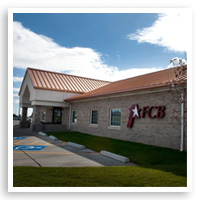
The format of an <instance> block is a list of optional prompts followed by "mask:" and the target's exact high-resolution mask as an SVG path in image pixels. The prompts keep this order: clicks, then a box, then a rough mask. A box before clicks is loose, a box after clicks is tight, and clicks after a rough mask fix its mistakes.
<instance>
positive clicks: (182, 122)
mask: <svg viewBox="0 0 200 200" xmlns="http://www.w3.org/2000/svg"><path fill="white" fill-rule="evenodd" d="M183 100H184V97H183V93H182V94H181V144H180V151H183V139H184V103H183Z"/></svg>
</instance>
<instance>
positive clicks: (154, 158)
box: [47, 132, 187, 177]
mask: <svg viewBox="0 0 200 200" xmlns="http://www.w3.org/2000/svg"><path fill="white" fill-rule="evenodd" d="M47 134H48V135H54V136H55V137H57V138H58V139H60V140H63V141H71V142H75V143H78V144H82V145H85V146H86V147H87V148H90V149H92V150H95V151H97V152H100V151H101V150H106V151H110V152H113V153H116V154H119V155H123V156H126V157H128V158H129V159H130V161H131V162H133V163H135V164H138V165H139V166H141V167H145V168H151V169H158V170H162V171H166V172H171V173H173V174H176V175H179V176H184V177H186V176H187V154H186V152H180V151H178V150H173V149H168V148H162V147H156V146H151V145H144V144H140V143H135V142H128V141H122V140H116V139H112V138H107V137H99V136H94V135H89V134H83V133H79V132H56V133H53V132H49V133H47Z"/></svg>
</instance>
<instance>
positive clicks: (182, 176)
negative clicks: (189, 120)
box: [13, 132, 187, 187]
mask: <svg viewBox="0 0 200 200" xmlns="http://www.w3.org/2000/svg"><path fill="white" fill-rule="evenodd" d="M47 134H48V135H54V136H55V137H57V138H58V139H60V140H63V141H71V142H75V143H79V144H82V145H85V146H86V147H87V148H90V149H92V150H95V151H98V152H99V151H101V150H107V151H110V152H113V153H117V154H119V155H124V156H126V157H128V158H129V159H130V161H131V162H133V163H136V164H138V166H126V167H81V168H77V167H75V168H62V167H60V168H57V167H52V168H48V167H40V168H38V167H14V168H13V170H14V173H13V175H14V177H13V180H14V181H13V186H14V187H111V186H112V187H186V186H187V159H186V158H187V154H186V152H179V151H177V150H173V149H168V148H162V147H156V146H150V145H144V144H140V143H135V142H128V141H122V140H116V139H111V138H106V137H99V136H93V135H89V134H83V133H78V132H57V133H53V132H49V133H47Z"/></svg>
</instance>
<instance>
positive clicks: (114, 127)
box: [108, 108, 122, 130]
mask: <svg viewBox="0 0 200 200" xmlns="http://www.w3.org/2000/svg"><path fill="white" fill-rule="evenodd" d="M116 109H118V110H121V118H120V126H115V125H111V110H116ZM109 118H110V119H109V126H108V128H109V129H116V130H121V124H122V123H121V122H122V109H121V108H110V116H109Z"/></svg>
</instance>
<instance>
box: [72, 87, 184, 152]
mask: <svg viewBox="0 0 200 200" xmlns="http://www.w3.org/2000/svg"><path fill="white" fill-rule="evenodd" d="M133 104H138V105H139V107H140V108H142V107H144V106H161V105H162V106H166V110H165V117H164V118H161V119H158V118H153V119H151V118H149V117H148V116H147V114H146V117H145V118H139V119H134V123H133V127H132V128H128V127H127V122H128V118H129V113H130V111H129V108H130V107H131V106H132V105H133ZM180 107H181V106H180V104H177V103H174V102H173V100H172V98H171V94H170V92H169V91H163V92H153V93H148V94H140V95H132V96H126V97H125V96H124V97H116V98H107V99H101V100H90V101H84V102H76V103H73V102H72V111H74V110H75V111H77V123H71V129H70V130H71V131H79V132H83V133H89V134H92V135H98V136H104V137H111V138H116V139H121V140H128V141H134V142H139V143H144V144H148V145H155V146H161V147H168V148H173V149H179V148H180V133H181V131H180V127H181V126H180V123H179V120H175V118H174V117H173V110H174V108H176V110H177V111H178V113H180ZM111 108H121V127H119V128H118V127H117V128H116V127H111V126H110V109H111ZM92 109H97V110H99V120H98V126H93V125H90V117H91V116H90V115H91V110H92ZM185 134H186V133H185ZM185 138H186V135H185ZM185 149H186V142H185Z"/></svg>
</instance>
